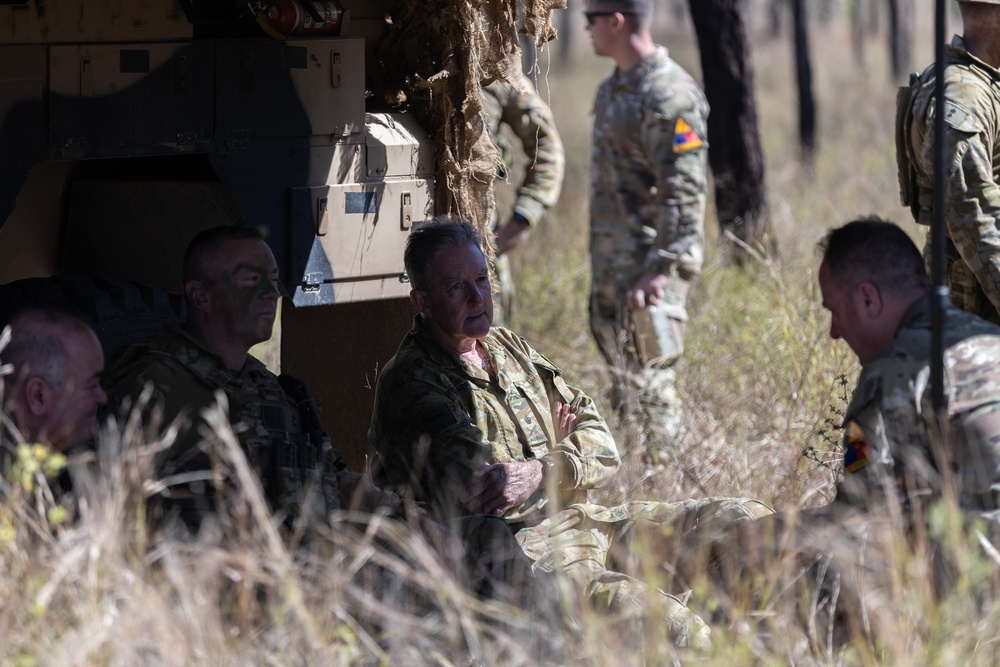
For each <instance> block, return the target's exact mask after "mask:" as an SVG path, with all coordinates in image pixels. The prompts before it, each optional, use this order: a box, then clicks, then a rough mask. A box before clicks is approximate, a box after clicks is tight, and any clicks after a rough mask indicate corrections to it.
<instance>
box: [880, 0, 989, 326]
mask: <svg viewBox="0 0 1000 667" xmlns="http://www.w3.org/2000/svg"><path fill="white" fill-rule="evenodd" d="M959 7H960V8H961V10H962V22H963V26H964V28H963V36H962V37H958V36H955V37H954V38H953V39H952V43H951V46H950V47H949V49H948V52H947V55H946V58H947V61H946V65H945V81H944V95H945V102H944V104H945V107H944V108H945V121H944V122H945V130H944V132H945V135H944V141H945V147H944V150H945V165H946V175H945V184H946V185H945V187H946V194H945V203H946V207H947V209H946V213H945V220H946V222H947V230H946V233H947V236H948V240H949V243H948V273H947V282H948V286H949V288H950V290H951V299H952V303H954V304H955V305H956V306H958V307H959V308H961V309H963V310H965V311H968V312H970V313H975V314H977V315H979V316H980V317H983V318H986V319H988V320H990V321H992V322H998V323H1000V70H998V69H997V68H998V67H1000V55H998V54H1000V0H978V1H976V2H972V1H968V0H960V2H959ZM901 92H902V93H904V94H903V95H901V96H900V104H899V109H898V116H897V146H896V150H897V157H898V158H899V164H900V174H899V177H900V185H901V187H902V194H903V203H904V204H907V205H909V206H910V208H911V210H912V212H913V215H914V218H915V219H916V221H917V222H918V223H920V224H923V225H930V224H931V220H932V219H933V217H934V210H933V208H934V206H933V205H934V161H935V158H934V154H935V152H936V149H935V146H934V108H935V96H934V66H933V65H932V66H931V67H929V68H928V69H927V70H925V71H924V73H923V74H921V75H920V76H919V77H917V78H915V79H914V81H913V83H912V84H911V86H909V87H907V88H903V89H902V91H901ZM929 253H930V237H929V236H928V241H927V247H926V249H925V255H926V256H927V258H928V260H929V258H930V254H929Z"/></svg>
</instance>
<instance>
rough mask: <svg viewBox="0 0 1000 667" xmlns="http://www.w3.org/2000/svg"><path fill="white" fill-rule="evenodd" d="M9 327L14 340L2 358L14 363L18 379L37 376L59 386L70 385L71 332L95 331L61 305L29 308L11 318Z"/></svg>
mask: <svg viewBox="0 0 1000 667" xmlns="http://www.w3.org/2000/svg"><path fill="white" fill-rule="evenodd" d="M9 326H10V333H11V338H10V342H9V343H8V344H7V347H5V348H4V349H3V350H0V360H2V361H3V363H8V364H11V365H13V366H14V373H13V377H14V381H15V382H17V381H18V380H22V379H24V378H25V377H28V376H32V375H37V376H38V377H40V378H42V379H43V380H45V381H46V382H48V383H49V384H50V385H52V386H53V387H55V388H56V389H61V388H62V387H63V385H65V384H66V373H65V371H66V361H67V352H66V336H67V334H77V333H85V332H92V331H93V329H91V327H90V325H89V324H87V323H86V322H85V321H83V320H82V319H80V318H79V317H77V316H75V315H73V314H71V313H69V312H66V311H64V310H59V309H57V308H40V307H39V308H26V309H24V310H21V311H19V312H17V313H15V314H14V315H13V316H12V317H11V318H10V321H9ZM2 328H3V327H0V329H2Z"/></svg>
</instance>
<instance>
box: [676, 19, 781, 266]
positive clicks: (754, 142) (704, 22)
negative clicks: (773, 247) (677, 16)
mask: <svg viewBox="0 0 1000 667" xmlns="http://www.w3.org/2000/svg"><path fill="white" fill-rule="evenodd" d="M743 5H744V2H743V0H690V10H691V19H692V22H693V23H694V28H695V32H696V33H697V35H698V47H699V51H700V53H701V69H702V73H703V76H704V80H705V95H706V97H707V98H708V102H709V104H710V105H711V107H712V113H711V114H709V116H708V138H709V144H710V145H709V151H708V158H709V164H710V165H711V167H712V173H713V175H714V176H715V201H716V207H717V208H718V214H719V224H720V226H721V227H722V230H723V231H726V230H729V231H731V232H732V233H733V234H735V235H736V236H737V238H739V239H742V240H744V241H747V242H758V243H759V242H761V241H762V240H763V238H764V236H765V234H766V233H767V231H768V219H767V215H766V208H767V199H766V190H765V187H764V157H763V152H762V151H761V146H760V132H759V129H758V127H757V99H756V96H755V92H754V73H753V64H752V62H751V60H750V48H749V43H748V41H747V35H746V22H745V20H744V16H743V10H742V7H743ZM738 256H739V255H738Z"/></svg>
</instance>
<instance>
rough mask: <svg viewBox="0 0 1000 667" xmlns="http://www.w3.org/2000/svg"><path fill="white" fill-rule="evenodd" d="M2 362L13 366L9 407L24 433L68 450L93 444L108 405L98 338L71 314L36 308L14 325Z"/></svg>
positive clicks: (0, 352) (16, 319) (7, 398)
mask: <svg viewBox="0 0 1000 667" xmlns="http://www.w3.org/2000/svg"><path fill="white" fill-rule="evenodd" d="M8 326H9V327H10V334H11V339H10V342H9V343H8V345H7V347H6V348H4V349H3V350H0V360H2V361H3V362H4V363H5V364H11V365H12V366H13V372H12V373H11V375H10V377H9V378H8V383H7V387H6V388H5V389H6V391H7V394H6V395H5V396H4V407H5V408H6V409H7V411H8V412H10V414H11V416H12V417H13V419H14V422H15V424H16V426H17V427H18V429H19V430H20V431H21V435H22V436H23V437H24V438H26V439H27V440H29V441H31V442H42V443H47V444H49V445H51V446H52V447H53V449H56V450H59V451H62V450H66V449H69V448H71V447H73V446H74V445H77V444H80V443H82V442H85V441H87V440H90V439H91V438H92V437H93V435H94V425H95V420H96V416H97V409H98V407H100V406H101V405H103V404H104V403H106V402H107V396H106V395H105V393H104V390H103V389H102V388H101V384H100V378H101V373H102V372H103V371H104V352H103V350H102V349H101V344H100V341H99V340H98V339H97V336H96V334H94V331H93V330H92V329H91V328H90V326H88V325H87V323H86V322H84V321H83V320H81V319H79V318H77V317H74V316H73V315H70V314H69V313H66V312H63V311H60V310H55V309H47V308H33V309H29V310H25V311H22V312H20V313H19V314H17V315H15V316H14V317H13V318H12V319H11V320H10V322H9V325H8Z"/></svg>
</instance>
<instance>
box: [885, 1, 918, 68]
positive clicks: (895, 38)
mask: <svg viewBox="0 0 1000 667" xmlns="http://www.w3.org/2000/svg"><path fill="white" fill-rule="evenodd" d="M904 5H905V6H904ZM907 9H911V6H910V3H908V2H903V1H902V0H889V63H890V65H891V67H892V78H893V80H895V81H900V80H901V79H902V78H903V77H904V76H906V75H907V74H908V73H909V70H910V45H911V44H912V41H913V15H912V12H911V11H907Z"/></svg>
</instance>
